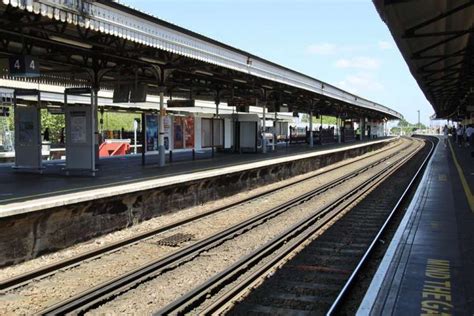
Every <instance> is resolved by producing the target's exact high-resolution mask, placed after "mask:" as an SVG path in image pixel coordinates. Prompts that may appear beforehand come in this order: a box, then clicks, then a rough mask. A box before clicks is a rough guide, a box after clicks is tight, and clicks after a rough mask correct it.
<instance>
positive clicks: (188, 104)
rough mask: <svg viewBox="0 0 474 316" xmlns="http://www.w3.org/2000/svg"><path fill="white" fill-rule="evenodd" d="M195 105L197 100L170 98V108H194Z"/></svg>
mask: <svg viewBox="0 0 474 316" xmlns="http://www.w3.org/2000/svg"><path fill="white" fill-rule="evenodd" d="M195 106H196V101H195V100H168V107H169V108H192V107H195Z"/></svg>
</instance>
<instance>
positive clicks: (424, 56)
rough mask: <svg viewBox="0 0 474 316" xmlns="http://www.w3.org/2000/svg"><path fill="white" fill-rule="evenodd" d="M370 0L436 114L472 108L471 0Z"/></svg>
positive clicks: (473, 24) (452, 114)
mask: <svg viewBox="0 0 474 316" xmlns="http://www.w3.org/2000/svg"><path fill="white" fill-rule="evenodd" d="M374 4H375V6H376V7H377V10H378V11H379V14H380V16H381V17H382V19H383V21H384V22H385V23H386V24H387V26H388V28H389V29H390V31H391V32H392V35H393V37H394V39H395V41H396V43H397V45H398V47H399V49H400V51H401V53H402V54H403V57H404V58H405V60H406V62H407V64H408V66H409V68H410V71H411V73H412V74H413V76H414V77H415V79H416V80H417V82H418V85H419V86H420V88H421V89H422V90H423V92H424V94H425V96H426V98H427V99H428V100H429V102H430V103H431V104H432V106H433V108H434V110H435V112H436V117H437V118H455V117H459V116H463V115H465V114H467V112H468V111H471V112H472V111H473V110H472V109H471V107H472V106H473V105H474V73H473V63H474V54H473V52H474V38H473V32H474V1H472V0H449V1H448V0H437V1H433V0H416V1H406V0H374ZM470 106H471V107H470Z"/></svg>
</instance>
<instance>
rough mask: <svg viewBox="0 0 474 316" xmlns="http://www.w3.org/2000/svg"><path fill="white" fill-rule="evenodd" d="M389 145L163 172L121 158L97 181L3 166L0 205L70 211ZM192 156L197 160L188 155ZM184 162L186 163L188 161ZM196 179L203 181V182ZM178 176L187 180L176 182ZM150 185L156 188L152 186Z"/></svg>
mask: <svg viewBox="0 0 474 316" xmlns="http://www.w3.org/2000/svg"><path fill="white" fill-rule="evenodd" d="M388 140H390V138H379V139H377V140H368V141H364V142H353V143H346V144H344V143H343V144H332V145H325V146H315V147H313V148H310V147H309V146H307V145H305V144H299V145H291V146H289V147H286V148H285V147H284V148H278V150H276V151H273V152H269V153H267V154H261V153H256V154H251V153H245V154H235V153H216V154H215V156H214V158H211V157H210V153H207V154H202V157H203V158H202V157H201V159H199V156H198V159H196V160H191V158H190V157H187V160H183V157H181V158H179V156H178V157H175V160H178V161H176V162H173V163H168V164H167V165H166V166H165V167H163V168H159V167H157V164H156V163H153V160H156V158H157V157H148V158H147V161H148V165H146V166H143V165H142V164H141V156H121V157H115V158H106V159H101V160H100V161H99V164H98V172H97V173H96V174H97V175H96V176H95V177H91V176H90V175H88V174H87V173H84V174H77V175H71V176H66V175H65V174H64V172H61V168H63V167H64V161H55V162H54V161H52V162H46V163H45V166H46V167H45V169H44V171H43V174H36V173H29V172H26V173H25V172H22V171H16V170H14V169H12V165H11V164H4V165H3V166H0V192H1V193H0V205H1V206H2V210H1V211H0V217H4V216H9V215H11V214H12V212H14V213H15V214H18V213H19V212H20V213H21V212H28V211H34V210H38V209H42V208H48V207H52V206H58V201H57V200H58V199H59V200H60V202H59V203H61V204H62V205H67V204H70V203H76V202H79V201H85V200H87V199H94V198H101V197H104V196H111V195H114V194H123V193H128V192H133V191H138V190H145V189H149V188H150V186H153V185H156V186H158V185H165V184H169V183H170V181H172V182H173V183H175V182H177V181H189V180H195V179H197V178H199V177H205V176H206V172H207V173H209V174H211V173H212V170H224V173H226V172H232V171H235V170H244V169H248V168H252V167H255V166H258V165H261V164H262V163H263V164H265V165H268V164H276V163H281V162H282V161H287V160H295V159H296V160H297V159H301V158H305V157H308V155H309V156H311V155H323V154H327V153H331V152H334V151H340V150H346V149H347V148H353V147H360V146H362V147H364V146H367V145H369V144H373V143H380V142H386V141H388ZM187 155H188V156H190V155H191V154H190V153H187ZM175 156H176V154H175ZM184 159H186V158H185V157H184ZM179 160H181V161H179ZM227 167H233V169H229V170H225V169H223V168H227ZM203 172H204V173H203ZM220 172H222V171H220ZM193 175H197V178H196V177H195V176H193ZM176 176H181V177H180V178H176ZM150 181H154V182H153V183H150ZM144 183H145V185H144ZM143 185H144V186H143ZM125 186H126V187H125ZM103 189H106V192H103V194H101V191H100V190H103ZM8 210H10V211H8Z"/></svg>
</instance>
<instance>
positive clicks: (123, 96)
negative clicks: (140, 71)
mask: <svg viewBox="0 0 474 316" xmlns="http://www.w3.org/2000/svg"><path fill="white" fill-rule="evenodd" d="M130 89H131V87H130V85H129V84H117V85H116V86H115V88H114V94H113V103H128V100H129V98H130Z"/></svg>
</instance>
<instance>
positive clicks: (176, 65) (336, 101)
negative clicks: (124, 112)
mask: <svg viewBox="0 0 474 316" xmlns="http://www.w3.org/2000/svg"><path fill="white" fill-rule="evenodd" d="M1 1H2V2H0V34H1V37H2V38H3V39H4V41H3V46H2V45H0V54H3V55H6V56H11V55H15V54H25V53H26V54H30V55H34V56H37V57H38V58H39V60H40V64H41V72H42V77H41V78H42V79H41V80H44V81H47V82H57V83H58V84H62V85H78V84H83V85H85V84H90V83H91V82H92V85H94V86H96V87H100V88H109V89H113V88H114V86H115V85H116V84H117V83H120V82H121V83H123V82H128V83H129V82H139V83H142V84H146V85H148V88H149V92H150V93H155V94H156V93H158V92H159V91H163V89H166V91H167V93H170V94H172V95H173V96H177V97H187V98H195V99H203V100H216V99H217V100H218V99H227V100H229V99H232V100H235V99H239V100H242V101H246V100H254V99H255V98H258V99H260V100H261V101H263V102H266V104H267V106H269V107H270V108H272V107H274V108H275V109H277V107H276V105H278V104H280V105H281V104H288V105H289V106H290V107H291V109H292V110H294V111H300V112H309V111H313V112H314V113H321V114H328V115H339V114H341V113H344V114H347V115H353V116H354V117H356V116H369V117H376V118H388V119H394V118H395V119H397V118H401V117H402V115H401V114H400V113H398V112H396V111H393V110H392V109H390V108H388V107H386V106H383V105H380V104H378V103H375V102H372V101H369V100H367V99H364V98H361V97H359V96H356V95H354V94H351V93H349V92H346V91H344V90H341V89H339V88H337V87H335V86H332V85H330V84H327V83H325V82H322V81H320V80H318V79H315V78H312V77H309V76H307V75H304V74H301V73H299V72H296V71H294V70H291V69H288V68H285V67H283V66H280V65H277V64H275V63H272V62H270V61H267V60H265V59H262V58H260V57H258V56H255V55H253V54H250V53H248V52H245V51H242V50H239V49H237V48H234V47H231V46H229V45H226V44H223V43H220V42H218V41H215V40H213V39H210V38H207V37H205V36H202V35H200V34H197V33H194V32H192V31H189V30H187V29H184V28H181V27H178V26H176V25H174V24H171V23H168V22H165V21H163V20H160V19H158V18H156V17H153V16H151V15H148V14H146V13H143V12H141V11H137V10H135V9H132V8H130V7H127V6H124V5H122V4H120V3H117V2H115V1H110V0H99V1H86V0H75V1H66V0H40V1H33V0H21V1H19V0H1ZM249 102H250V103H251V101H249Z"/></svg>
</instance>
